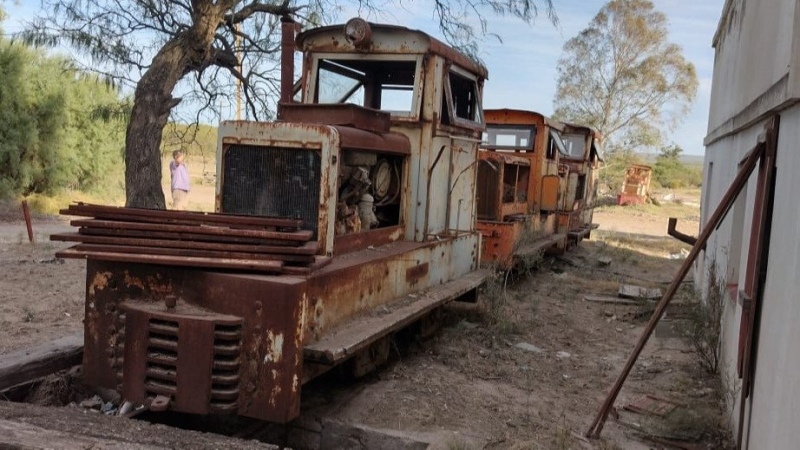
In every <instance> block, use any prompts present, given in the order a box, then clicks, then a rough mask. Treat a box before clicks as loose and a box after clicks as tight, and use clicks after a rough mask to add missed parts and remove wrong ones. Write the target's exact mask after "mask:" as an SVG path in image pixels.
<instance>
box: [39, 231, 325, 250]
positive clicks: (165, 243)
mask: <svg viewBox="0 0 800 450" xmlns="http://www.w3.org/2000/svg"><path fill="white" fill-rule="evenodd" d="M147 235H148V236H149V235H150V234H147ZM50 240H51V241H62V242H83V243H87V244H112V245H138V246H142V247H168V248H182V249H193V250H221V251H231V252H244V253H275V254H286V255H315V254H316V253H317V251H318V250H319V244H318V242H317V241H309V242H306V243H305V244H303V245H301V246H299V247H292V246H287V245H255V244H235V243H220V242H200V241H186V240H174V239H173V240H170V239H149V238H134V237H124V236H119V237H116V236H95V235H89V234H80V233H62V234H51V235H50Z"/></svg>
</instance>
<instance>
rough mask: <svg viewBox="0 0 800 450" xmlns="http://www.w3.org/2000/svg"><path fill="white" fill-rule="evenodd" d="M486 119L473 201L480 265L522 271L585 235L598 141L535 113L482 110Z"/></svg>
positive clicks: (586, 131)
mask: <svg viewBox="0 0 800 450" xmlns="http://www.w3.org/2000/svg"><path fill="white" fill-rule="evenodd" d="M485 118H486V133H485V134H484V139H483V143H482V145H481V149H480V151H479V153H478V182H477V198H476V207H477V209H478V211H477V218H478V220H477V228H478V229H479V230H480V231H481V234H482V236H483V239H482V250H483V251H482V256H481V258H482V262H483V263H484V264H491V265H496V266H497V267H499V268H501V269H511V268H513V267H520V266H526V265H529V263H530V262H531V261H533V260H535V259H537V258H538V255H540V254H541V253H542V252H545V251H549V250H555V251H563V250H565V249H566V248H567V247H568V246H569V245H571V244H573V243H576V242H577V241H579V240H580V239H582V238H583V237H585V236H587V235H588V233H589V231H590V230H591V229H593V227H595V226H594V225H592V224H591V217H592V216H591V211H592V207H593V205H594V197H595V195H594V190H595V186H596V178H597V170H596V169H597V168H598V164H599V161H600V152H599V149H598V147H599V137H600V136H599V134H598V133H596V132H594V131H592V130H590V129H589V128H585V127H578V126H575V125H569V124H563V123H560V122H557V121H554V120H551V119H549V118H547V117H545V116H543V115H542V114H539V113H536V112H533V111H522V110H511V109H500V110H487V111H485ZM564 136H567V137H569V139H570V140H568V141H565V140H564V139H563V137H564ZM576 136H583V139H576Z"/></svg>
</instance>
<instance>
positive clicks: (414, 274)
mask: <svg viewBox="0 0 800 450" xmlns="http://www.w3.org/2000/svg"><path fill="white" fill-rule="evenodd" d="M427 274H428V263H422V264H418V265H416V266H414V267H409V268H408V269H406V281H407V282H409V283H412V284H413V283H415V282H416V281H417V280H419V279H420V278H422V277H424V276H425V275H427Z"/></svg>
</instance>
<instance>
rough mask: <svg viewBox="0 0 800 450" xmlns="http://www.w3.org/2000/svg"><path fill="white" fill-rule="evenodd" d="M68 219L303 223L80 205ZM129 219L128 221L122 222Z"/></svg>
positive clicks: (266, 224) (72, 207) (66, 211)
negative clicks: (76, 217)
mask: <svg viewBox="0 0 800 450" xmlns="http://www.w3.org/2000/svg"><path fill="white" fill-rule="evenodd" d="M60 213H61V214H64V215H72V216H83V217H95V218H98V219H109V220H128V221H137V222H151V223H159V224H165V223H171V224H196V225H217V226H222V225H228V226H232V225H235V226H237V227H247V226H253V227H261V228H266V227H282V228H298V227H299V226H300V224H301V221H299V220H296V219H286V218H280V217H254V216H236V215H230V214H216V213H206V212H200V211H167V210H160V209H142V208H129V207H124V208H123V207H118V206H106V205H93V204H88V203H77V204H73V205H69V207H67V208H66V209H64V210H61V211H60ZM122 218H125V219H122Z"/></svg>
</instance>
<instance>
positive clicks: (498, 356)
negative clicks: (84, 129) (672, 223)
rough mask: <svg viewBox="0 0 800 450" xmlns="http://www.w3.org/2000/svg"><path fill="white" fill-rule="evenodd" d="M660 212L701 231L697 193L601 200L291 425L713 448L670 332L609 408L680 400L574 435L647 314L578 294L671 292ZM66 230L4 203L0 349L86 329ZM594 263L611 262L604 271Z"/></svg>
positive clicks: (715, 437)
mask: <svg viewBox="0 0 800 450" xmlns="http://www.w3.org/2000/svg"><path fill="white" fill-rule="evenodd" d="M669 216H674V217H679V219H680V221H679V227H678V228H679V230H680V231H683V232H685V233H687V234H693V235H696V234H697V229H698V220H699V212H698V211H697V207H696V204H695V203H694V202H691V201H679V202H675V203H670V204H664V203H662V205H661V206H654V205H645V206H641V207H625V208H623V207H603V208H599V209H598V210H597V211H596V213H595V220H594V221H595V222H597V223H599V224H600V229H599V230H597V231H595V232H594V233H593V234H592V239H590V240H586V241H583V242H582V243H581V244H580V245H579V246H578V248H576V249H575V250H574V251H572V252H570V253H568V254H567V255H565V256H563V257H561V258H558V259H555V260H549V261H545V262H544V263H543V264H542V265H541V267H539V268H538V269H537V270H534V271H532V272H531V273H530V274H528V275H527V276H525V277H523V278H521V279H519V280H517V281H512V282H508V283H506V280H504V279H501V280H500V281H498V282H495V283H493V284H492V285H490V286H489V287H488V288H487V289H486V292H485V293H484V294H483V296H482V298H481V301H480V302H479V304H478V305H454V306H453V307H450V308H448V314H447V316H446V325H445V327H444V328H443V329H442V330H441V332H440V333H438V334H437V335H436V336H435V337H434V338H433V339H431V340H429V341H426V342H423V343H418V344H415V345H413V346H412V348H411V350H410V351H404V352H398V353H397V354H396V355H395V357H394V361H393V362H392V363H390V364H389V365H388V366H387V367H385V368H384V369H383V370H381V371H379V372H378V373H376V374H373V375H371V376H368V377H367V378H365V379H362V380H359V381H357V382H341V383H339V382H335V381H331V380H329V379H324V380H321V381H320V382H315V383H312V384H310V385H308V386H305V387H304V394H303V395H304V398H303V418H302V419H301V420H300V421H298V424H299V425H298V426H300V427H306V428H308V427H311V428H313V426H314V425H313V424H314V423H319V422H320V421H321V420H323V418H325V417H328V418H330V417H334V418H336V420H339V421H343V422H347V423H353V424H361V425H365V426H368V427H372V428H375V429H380V430H390V431H393V432H400V433H407V434H409V435H414V436H421V437H422V438H421V439H424V440H426V441H429V442H436V443H437V446H438V448H446V449H467V448H490V449H494V448H509V449H529V448H530V449H537V448H542V449H566V448H600V449H611V448H624V449H637V448H643V449H644V448H659V447H658V446H657V445H655V444H653V443H652V442H651V441H647V440H643V438H642V436H643V435H650V436H653V435H655V436H660V437H666V438H671V439H689V440H691V441H693V442H699V443H700V444H701V446H699V447H697V448H720V446H723V444H722V443H721V439H722V438H721V436H724V431H723V429H722V427H721V423H723V422H724V420H723V419H722V418H721V417H720V414H721V413H720V398H722V397H723V396H724V395H725V393H724V392H721V391H720V388H719V384H718V382H717V380H716V379H715V378H714V377H710V376H708V375H706V374H705V373H704V372H703V371H702V370H701V369H700V368H699V366H698V363H697V358H696V356H695V355H694V354H693V353H692V352H691V351H690V350H689V347H688V346H687V344H686V343H685V342H683V341H682V340H680V339H677V338H674V337H669V336H667V337H654V338H652V339H651V341H650V343H649V344H648V345H647V347H646V348H645V351H644V353H643V355H642V357H641V358H640V360H639V362H638V363H637V365H636V366H635V367H634V369H633V371H632V373H631V375H630V377H629V379H628V381H627V382H626V384H625V387H624V389H623V390H622V393H621V394H620V396H619V397H618V399H617V402H616V406H617V408H618V409H619V410H620V411H621V410H622V406H624V405H626V404H628V403H630V402H631V401H633V400H636V399H638V398H640V397H642V396H643V395H654V396H657V397H661V398H666V399H669V400H671V401H673V402H676V403H679V404H681V405H682V406H681V407H679V408H677V409H676V411H674V412H673V413H671V414H670V415H669V416H668V417H666V418H665V419H658V420H656V419H653V418H651V417H648V416H644V415H641V414H633V413H625V412H621V413H620V417H619V420H614V419H612V418H610V419H609V421H608V423H607V425H606V428H605V430H604V431H603V435H602V436H603V437H602V438H601V439H600V440H593V441H587V440H585V439H583V438H582V437H581V435H582V434H583V433H584V432H585V431H586V430H587V429H588V427H589V425H590V423H591V422H592V419H593V418H594V416H595V415H596V414H597V411H598V409H599V407H600V404H601V403H602V401H603V399H604V398H605V395H606V394H607V392H608V391H609V389H610V388H611V386H612V384H613V382H614V380H615V379H616V377H617V376H618V374H619V372H620V370H621V368H622V366H623V364H624V362H625V360H626V358H627V357H628V355H629V353H630V352H631V350H632V349H633V347H634V344H635V342H636V340H637V339H638V337H639V336H640V334H641V332H642V330H643V328H644V325H645V323H646V321H647V319H648V318H649V312H650V310H651V309H652V304H648V303H647V302H642V304H640V305H633V306H631V305H617V304H603V303H592V302H587V301H584V300H583V295H584V294H594V295H607V296H615V295H616V293H617V290H618V288H619V285H620V283H628V284H637V285H641V286H645V287H658V288H661V289H665V288H666V286H667V284H668V283H669V281H670V280H671V278H672V276H673V274H674V273H675V272H676V271H677V269H678V267H679V266H680V264H681V263H682V262H683V260H682V259H679V258H680V257H681V255H682V254H685V253H686V252H687V250H688V249H689V248H688V246H686V245H685V244H682V243H680V242H678V241H676V240H674V239H672V238H668V237H666V220H667V219H666V218H667V217H669ZM67 229H68V227H67V225H66V223H65V222H63V221H61V220H59V219H53V218H43V217H38V218H36V220H35V221H34V230H35V231H36V233H37V244H36V245H35V246H34V245H31V244H29V243H27V236H26V233H25V227H24V223H23V222H22V221H21V220H20V219H19V217H18V216H17V217H15V214H14V212H13V211H6V212H5V213H0V329H2V330H3V333H2V334H0V355H2V354H5V353H8V352H11V351H14V350H18V349H22V348H26V347H28V346H31V345H35V344H38V343H41V342H44V341H47V340H50V339H53V338H56V337H60V336H64V335H67V334H70V333H75V332H80V331H81V330H82V318H83V297H84V277H85V273H84V269H85V263H84V262H82V261H75V260H67V261H58V260H54V258H53V253H54V251H56V249H58V248H60V247H61V246H62V244H61V243H50V242H48V241H47V240H46V239H45V237H46V235H48V234H49V233H53V232H59V231H64V230H67ZM600 257H610V258H611V260H612V262H611V264H610V265H607V266H604V265H600V264H599V262H598V258H600ZM504 284H505V286H504ZM686 290H687V291H688V290H689V289H686ZM669 314H670V313H669V312H668V315H669ZM520 344H522V345H520ZM523 347H524V348H523ZM0 357H1V356H0ZM59 414H60V413H59ZM309 424H311V425H309ZM323 448H324V447H323Z"/></svg>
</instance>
